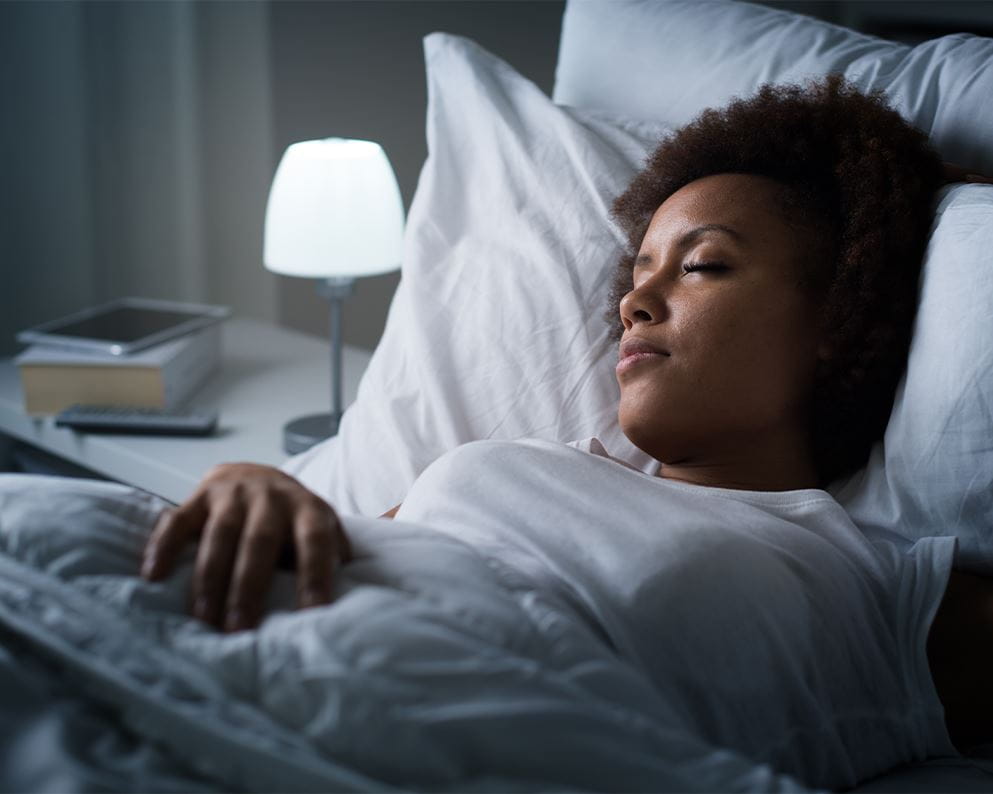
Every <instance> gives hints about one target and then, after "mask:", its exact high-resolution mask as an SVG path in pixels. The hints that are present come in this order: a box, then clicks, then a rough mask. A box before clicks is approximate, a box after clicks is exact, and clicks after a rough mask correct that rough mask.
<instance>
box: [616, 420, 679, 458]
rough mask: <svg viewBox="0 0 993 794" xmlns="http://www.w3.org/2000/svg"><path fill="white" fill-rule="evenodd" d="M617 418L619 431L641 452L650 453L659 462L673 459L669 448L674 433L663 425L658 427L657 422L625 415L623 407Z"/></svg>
mask: <svg viewBox="0 0 993 794" xmlns="http://www.w3.org/2000/svg"><path fill="white" fill-rule="evenodd" d="M617 418H618V421H619V424H620V426H621V432H622V433H624V435H625V437H627V440H628V441H630V442H631V443H632V444H634V445H635V446H636V447H637V448H638V449H640V450H641V451H642V452H644V453H646V454H648V455H651V456H652V457H653V458H655V460H657V461H659V462H660V463H666V462H668V461H671V460H674V459H675V458H674V457H673V455H672V453H673V450H672V448H671V447H672V442H673V440H674V433H672V432H667V431H666V429H665V428H664V427H659V425H658V423H652V422H649V421H645V420H643V419H641V420H639V419H637V418H632V417H627V416H625V414H624V411H623V409H622V410H620V411H619V412H618V415H617Z"/></svg>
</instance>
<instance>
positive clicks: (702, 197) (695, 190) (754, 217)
mask: <svg viewBox="0 0 993 794" xmlns="http://www.w3.org/2000/svg"><path fill="white" fill-rule="evenodd" d="M780 189H781V186H780V185H779V183H778V182H776V181H775V180H772V179H769V178H767V177H763V176H756V175H754V174H713V175H711V176H706V177H703V178H702V179H697V180H695V181H693V182H690V183H689V184H688V185H684V186H683V187H682V188H680V189H679V190H677V191H676V192H675V193H673V194H672V195H671V196H669V198H668V199H666V200H665V202H663V203H662V205H661V206H660V207H659V208H658V209H657V210H656V211H655V214H654V215H653V216H652V221H651V224H650V225H649V227H648V230H647V231H646V233H645V240H644V244H646V245H650V246H653V247H654V246H657V245H664V244H667V243H669V242H670V241H674V240H677V239H679V238H680V237H682V236H683V235H684V234H685V233H686V232H687V231H690V230H692V229H694V228H696V227H699V226H703V225H711V224H712V225H722V226H728V227H730V228H731V229H734V230H735V231H737V232H738V233H739V235H740V240H739V242H741V243H744V244H749V245H762V244H765V245H768V244H780V245H783V244H787V243H789V242H791V241H792V239H793V233H792V230H791V229H790V227H789V226H788V224H787V223H786V220H785V218H784V217H783V212H782V210H781V209H780V205H779V201H778V197H779V191H780Z"/></svg>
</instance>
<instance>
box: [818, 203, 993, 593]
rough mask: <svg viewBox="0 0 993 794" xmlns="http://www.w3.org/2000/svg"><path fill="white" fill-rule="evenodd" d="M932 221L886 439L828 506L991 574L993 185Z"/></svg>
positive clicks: (942, 209)
mask: <svg viewBox="0 0 993 794" xmlns="http://www.w3.org/2000/svg"><path fill="white" fill-rule="evenodd" d="M936 216H937V217H936V219H935V224H934V228H933V231H932V234H931V240H930V242H929V244H928V249H927V255H926V257H925V264H924V275H923V279H922V283H921V301H920V308H919V309H918V314H917V321H916V325H915V327H914V340H913V344H912V346H911V350H910V360H909V362H908V365H907V374H906V377H905V378H904V380H903V383H902V384H901V386H900V390H899V392H898V393H897V399H896V404H895V405H894V408H893V413H892V414H891V415H890V422H889V425H888V426H887V428H886V436H885V438H884V440H883V444H881V445H877V446H876V447H875V449H874V450H873V453H872V457H871V459H870V461H869V465H868V466H867V467H866V468H865V469H864V470H863V471H862V472H861V473H859V474H857V475H856V476H855V477H853V478H852V479H851V480H850V481H849V482H848V484H847V485H845V486H844V487H843V488H840V489H839V491H838V492H837V493H836V497H837V498H838V500H839V501H840V502H841V503H842V505H843V506H844V507H845V509H846V510H848V512H849V514H850V515H851V517H852V520H853V521H854V522H855V523H856V524H857V525H859V526H860V527H861V528H862V529H863V530H865V531H866V532H869V533H876V534H882V535H888V534H890V533H892V532H894V531H895V532H897V533H899V534H900V535H903V536H905V537H907V538H922V537H927V536H930V535H955V536H957V537H958V538H959V555H958V558H957V567H961V568H963V569H966V570H971V571H974V572H977V573H985V574H987V575H993V187H989V186H985V185H959V186H956V187H952V188H945V190H944V191H943V195H942V197H941V199H940V201H939V202H938V205H937V213H936ZM894 539H895V538H894Z"/></svg>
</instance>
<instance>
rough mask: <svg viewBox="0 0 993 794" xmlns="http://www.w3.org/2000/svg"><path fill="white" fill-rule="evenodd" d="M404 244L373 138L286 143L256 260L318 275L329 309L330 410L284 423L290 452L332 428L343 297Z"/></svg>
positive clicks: (391, 262) (383, 269)
mask: <svg viewBox="0 0 993 794" xmlns="http://www.w3.org/2000/svg"><path fill="white" fill-rule="evenodd" d="M402 248H403V202H402V201H401V199H400V189H399V188H398V187H397V181H396V177H395V176H393V169H392V168H391V167H390V161H389V160H387V159H386V153H385V152H384V151H383V150H382V148H381V147H380V145H379V144H378V143H373V142H372V141H357V140H351V139H347V138H325V139H324V140H320V141H302V142H300V143H294V144H293V145H291V146H290V147H289V148H288V149H287V150H286V152H285V154H283V159H282V160H281V161H280V163H279V167H278V168H277V169H276V175H275V177H273V180H272V187H271V188H270V190H269V203H268V204H267V206H266V213H265V238H264V241H263V244H262V260H263V262H264V264H265V266H266V269H267V270H271V271H272V272H273V273H279V274H282V275H284V276H302V277H304V278H313V279H319V283H318V285H317V286H318V292H320V293H321V294H322V295H323V296H324V297H326V298H327V299H328V305H329V309H330V316H331V412H330V413H318V414H310V415H308V416H302V417H299V418H297V419H294V420H292V421H291V422H288V423H287V424H286V425H285V427H284V428H283V448H284V449H285V450H286V452H288V453H289V454H291V455H295V454H297V453H299V452H303V451H304V450H306V449H309V448H310V447H311V446H313V445H314V444H316V443H319V442H320V441H322V440H324V439H326V438H329V437H331V436H333V435H335V433H337V432H338V426H339V424H340V422H341V417H342V414H343V406H342V393H341V391H342V389H341V385H342V383H341V381H342V377H341V371H342V339H341V315H342V303H343V301H344V300H345V299H346V298H347V297H348V296H349V295H350V294H351V291H352V286H353V284H354V283H355V279H357V278H361V277H362V276H375V275H378V274H380V273H389V272H391V271H393V270H397V269H398V268H399V267H400V255H401V250H402Z"/></svg>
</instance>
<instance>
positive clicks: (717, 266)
mask: <svg viewBox="0 0 993 794" xmlns="http://www.w3.org/2000/svg"><path fill="white" fill-rule="evenodd" d="M727 269H728V266H727V265H725V264H724V263H723V262H684V263H683V272H684V273H696V272H697V271H700V270H708V271H713V272H720V271H722V270H727Z"/></svg>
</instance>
